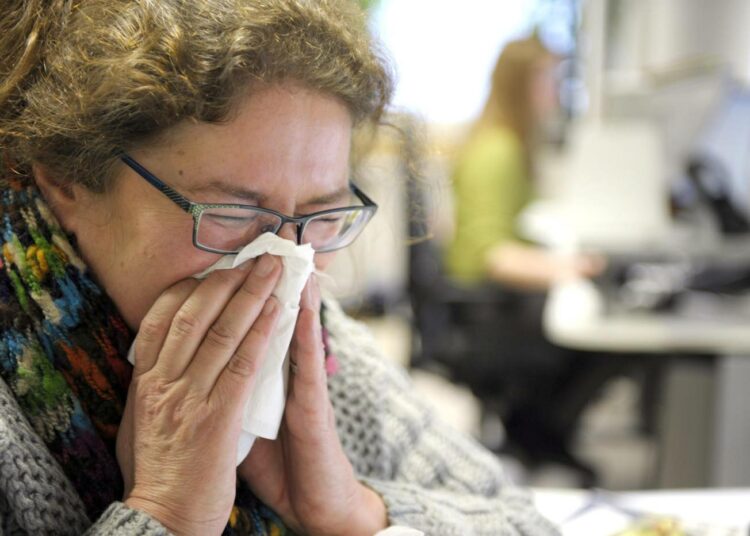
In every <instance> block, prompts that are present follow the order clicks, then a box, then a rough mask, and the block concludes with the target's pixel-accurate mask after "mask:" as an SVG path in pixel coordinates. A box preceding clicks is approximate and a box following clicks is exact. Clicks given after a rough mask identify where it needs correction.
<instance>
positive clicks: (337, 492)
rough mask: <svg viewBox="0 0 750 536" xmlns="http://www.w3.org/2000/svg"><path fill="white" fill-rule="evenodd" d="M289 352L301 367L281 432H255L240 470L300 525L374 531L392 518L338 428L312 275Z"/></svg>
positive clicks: (309, 529) (320, 530)
mask: <svg viewBox="0 0 750 536" xmlns="http://www.w3.org/2000/svg"><path fill="white" fill-rule="evenodd" d="M290 356H291V359H292V361H293V362H294V363H295V364H296V371H295V372H294V373H293V374H292V373H290V378H289V395H288V398H287V403H286V408H285V410H284V421H283V422H282V425H281V430H280V431H279V437H278V439H276V440H275V441H270V440H267V439H262V438H258V439H256V440H255V444H254V445H253V448H252V450H251V451H250V454H249V455H248V456H247V458H245V460H244V461H243V462H242V463H241V464H240V466H239V469H238V471H239V475H240V477H241V478H242V479H244V480H245V482H247V484H248V486H249V487H250V489H251V490H252V491H253V493H255V495H256V496H257V497H258V498H259V499H260V500H261V501H263V502H264V503H265V504H266V505H268V506H269V507H270V508H271V509H273V510H274V511H275V512H276V513H277V514H279V515H280V516H281V518H282V519H283V520H284V522H285V523H286V524H287V525H288V526H289V527H290V528H291V529H293V530H295V532H296V531H299V532H302V533H304V534H310V535H315V534H326V535H337V534H347V535H359V534H362V535H367V536H372V535H373V534H375V533H376V532H378V531H379V530H381V529H383V528H385V527H386V526H387V514H386V509H385V505H384V504H383V501H382V499H381V498H380V496H379V495H377V494H376V493H375V492H374V491H372V490H371V489H370V488H368V487H366V486H364V485H363V484H361V483H360V482H359V481H358V480H357V479H356V477H355V475H354V469H353V468H352V466H351V463H349V460H348V459H347V457H346V455H345V454H344V451H343V449H342V447H341V443H340V441H339V438H338V434H337V433H336V425H335V420H334V414H333V406H331V402H330V400H329V399H328V387H327V382H326V372H325V368H324V359H325V356H324V350H323V339H322V335H321V326H320V293H319V290H318V287H317V283H315V281H314V276H313V277H312V278H311V279H310V281H309V282H308V284H307V286H306V287H305V290H304V291H303V294H302V301H301V303H300V313H299V317H298V320H297V326H296V328H295V333H294V338H293V340H292V346H291V353H290Z"/></svg>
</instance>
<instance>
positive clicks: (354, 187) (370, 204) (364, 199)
mask: <svg viewBox="0 0 750 536" xmlns="http://www.w3.org/2000/svg"><path fill="white" fill-rule="evenodd" d="M349 188H351V189H352V192H354V195H356V196H357V197H359V198H360V200H361V201H362V202H363V203H364V204H365V206H367V207H375V208H377V207H378V205H377V203H375V201H373V200H372V199H370V198H369V197H368V196H367V194H366V193H364V192H363V191H362V190H360V189H359V187H358V186H357V185H356V184H354V183H353V182H352V181H349Z"/></svg>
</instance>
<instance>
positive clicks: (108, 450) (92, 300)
mask: <svg viewBox="0 0 750 536" xmlns="http://www.w3.org/2000/svg"><path fill="white" fill-rule="evenodd" d="M24 182H27V181H24ZM6 184H7V186H6V187H5V188H4V189H3V190H2V202H1V203H0V217H1V218H2V221H1V223H0V225H1V229H2V258H1V259H0V376H2V378H3V380H4V381H5V382H6V383H7V384H8V386H9V387H10V389H11V390H12V392H13V393H14V395H15V398H16V400H17V401H18V403H19V405H20V407H21V409H22V410H23V412H24V413H25V415H26V417H27V418H28V420H29V421H30V422H31V424H32V426H33V427H34V429H35V430H36V431H37V433H38V434H39V435H40V437H41V438H42V439H43V440H44V442H45V443H46V445H47V446H48V448H49V449H50V451H51V452H52V454H53V455H54V457H55V458H56V459H57V460H58V462H59V463H60V465H61V466H62V468H63V470H64V471H65V474H66V475H67V476H68V478H69V479H70V481H71V482H72V483H73V485H74V487H75V488H76V490H77V491H78V493H79V494H80V496H81V498H82V499H83V502H84V504H85V506H86V509H87V513H88V516H89V518H90V519H92V520H95V519H96V518H98V517H99V515H100V514H101V513H102V512H103V511H104V510H105V509H106V508H107V506H108V505H109V504H110V503H112V502H113V501H116V500H120V499H121V498H122V493H123V482H122V477H121V474H120V470H119V466H118V464H117V460H116V457H115V443H116V438H117V428H118V425H119V423H120V419H121V416H122V412H123V408H124V406H125V401H126V397H127V390H128V384H129V382H130V376H131V370H132V369H131V366H130V364H129V363H128V362H127V361H126V359H125V356H126V355H127V351H128V349H129V347H130V344H131V343H132V340H133V338H134V334H133V333H132V332H131V331H130V330H129V329H128V327H127V326H126V324H125V322H124V321H123V319H122V318H121V317H120V315H119V313H118V312H117V310H116V308H115V306H114V305H113V303H112V302H111V301H110V299H109V298H108V297H107V295H106V294H105V293H104V291H103V290H102V289H101V288H100V287H99V286H98V285H97V283H96V282H95V281H94V280H93V278H92V275H91V274H90V272H89V271H88V269H87V268H86V265H85V264H84V262H83V261H82V259H81V257H80V256H79V255H78V254H77V252H76V249H75V239H74V237H72V236H69V235H67V234H66V233H65V232H64V231H63V230H62V229H61V227H60V226H59V224H58V223H57V221H56V220H55V218H54V216H53V215H52V213H51V211H50V210H49V208H48V207H47V205H46V204H45V203H44V201H43V199H42V197H41V195H40V193H39V191H38V190H37V189H36V188H35V187H34V186H29V185H26V184H24V183H23V182H22V181H21V180H20V179H18V178H12V179H10V180H8V181H6ZM326 366H327V368H328V370H329V373H333V372H334V371H335V368H336V363H335V360H334V358H333V357H332V356H329V357H328V358H327V363H326ZM238 481H239V479H238ZM234 534H236V535H246V534H247V535H274V536H276V535H283V534H290V531H289V530H288V529H286V528H285V527H284V525H283V523H282V522H281V520H280V518H279V517H278V516H277V515H276V514H274V512H272V511H271V510H270V509H269V508H268V507H266V506H265V505H263V504H262V503H261V502H260V501H259V500H258V499H256V498H255V497H254V496H253V494H252V493H251V492H250V491H249V489H247V487H245V486H244V485H242V484H239V487H238V491H237V497H236V499H235V507H234V509H233V511H232V514H231V517H230V519H229V523H228V524H227V527H226V529H225V530H224V535H227V536H228V535H234Z"/></svg>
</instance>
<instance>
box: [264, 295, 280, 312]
mask: <svg viewBox="0 0 750 536" xmlns="http://www.w3.org/2000/svg"><path fill="white" fill-rule="evenodd" d="M277 303H278V302H277V301H276V298H274V297H273V296H271V297H270V298H268V299H267V300H266V304H265V305H264V306H263V314H264V315H271V314H273V312H274V311H275V310H276V304H277Z"/></svg>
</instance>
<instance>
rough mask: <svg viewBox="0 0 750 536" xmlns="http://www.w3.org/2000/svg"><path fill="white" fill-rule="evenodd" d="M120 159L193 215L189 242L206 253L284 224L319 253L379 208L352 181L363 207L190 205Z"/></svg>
mask: <svg viewBox="0 0 750 536" xmlns="http://www.w3.org/2000/svg"><path fill="white" fill-rule="evenodd" d="M120 159H121V160H122V161H123V162H124V163H125V164H126V165H127V166H128V167H130V168H131V169H132V170H133V171H135V172H136V173H137V174H138V175H140V176H141V177H143V178H144V179H145V180H146V181H147V182H148V183H149V184H151V185H152V186H153V187H154V188H156V189H157V190H159V191H160V192H161V193H163V194H164V195H166V196H167V197H168V198H169V199H170V200H171V201H172V202H173V203H174V204H176V205H177V206H178V207H180V208H181V209H182V210H183V211H185V212H187V213H188V214H191V215H192V216H193V245H194V246H195V247H197V248H198V249H202V250H203V251H209V252H211V253H221V254H231V253H237V252H238V251H240V250H241V249H242V248H243V247H245V246H246V245H248V244H249V243H250V242H252V241H253V240H255V239H256V238H257V237H259V236H260V235H261V234H263V233H274V234H276V233H278V232H279V230H280V229H281V228H282V227H283V226H284V225H285V224H287V223H292V224H294V225H295V226H296V227H297V243H298V244H308V243H309V244H310V245H311V246H312V248H313V249H314V250H315V251H317V252H318V253H327V252H329V251H335V250H337V249H341V248H345V247H346V246H348V245H350V244H351V243H352V242H354V240H355V239H356V238H357V236H359V234H360V233H361V232H362V230H363V229H364V228H365V225H367V223H368V222H369V221H370V220H371V219H372V217H373V216H374V215H375V212H376V211H377V209H378V206H377V205H376V204H375V202H374V201H372V199H370V198H369V197H367V195H365V193H364V192H363V191H362V190H360V189H359V188H357V186H356V185H355V184H354V183H352V182H350V183H349V188H350V189H351V191H352V193H353V194H354V195H356V196H357V198H358V199H359V200H360V201H361V202H362V203H363V205H358V206H349V207H341V208H333V209H329V210H321V211H320V212H314V213H312V214H307V215H305V216H299V217H292V216H286V215H284V214H282V213H280V212H277V211H275V210H271V209H268V208H261V207H256V206H252V205H236V204H216V203H194V202H193V201H190V200H189V199H187V198H186V197H184V196H183V195H182V194H180V193H179V192H177V191H175V190H174V189H172V188H171V187H170V186H169V185H167V184H165V183H164V182H162V181H161V179H159V178H158V177H156V176H155V175H154V174H153V173H151V172H150V171H149V170H147V169H146V168H145V167H143V166H142V165H141V164H139V163H138V162H136V161H135V160H134V159H133V158H132V157H130V156H128V155H127V154H124V153H123V154H121V155H120Z"/></svg>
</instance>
